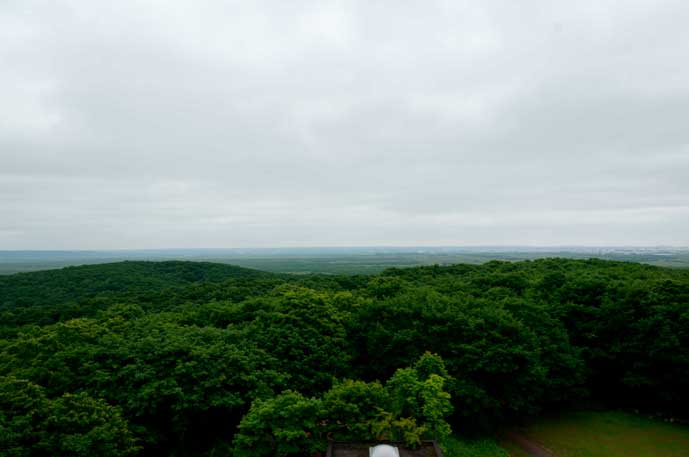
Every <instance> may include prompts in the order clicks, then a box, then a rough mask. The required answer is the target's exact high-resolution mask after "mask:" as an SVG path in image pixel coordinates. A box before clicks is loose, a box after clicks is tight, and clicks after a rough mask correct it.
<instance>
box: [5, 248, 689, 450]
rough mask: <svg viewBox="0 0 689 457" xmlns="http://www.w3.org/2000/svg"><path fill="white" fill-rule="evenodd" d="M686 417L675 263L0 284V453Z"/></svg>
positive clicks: (141, 272)
mask: <svg viewBox="0 0 689 457" xmlns="http://www.w3.org/2000/svg"><path fill="white" fill-rule="evenodd" d="M573 404H579V405H580V404H604V405H606V406H611V407H625V408H626V407H628V408H636V409H643V410H648V411H653V412H659V413H663V414H667V415H686V414H687V411H689V270H673V269H665V268H659V267H652V266H648V265H641V264H635V263H626V262H610V261H602V260H566V259H543V260H535V261H523V262H516V263H509V262H497V261H494V262H488V263H486V264H483V265H454V266H447V267H440V266H430V267H420V268H409V269H390V270H386V271H385V272H383V273H381V274H377V275H370V276H365V275H354V276H332V275H278V274H270V273H264V272H260V271H256V270H249V269H243V268H238V267H233V266H228V265H220V264H213V263H196V262H122V263H114V264H104V265H93V266H84V267H69V268H65V269H62V270H54V271H43V272H35V273H22V274H15V275H10V276H0V448H1V449H3V452H5V453H6V455H10V456H38V455H79V456H93V455H104V456H105V455H107V456H124V455H141V456H168V455H177V456H192V455H198V456H211V455H213V456H219V455H236V456H249V455H252V456H263V455H265V456H272V455H313V454H315V453H317V452H321V451H323V449H324V446H325V443H326V442H327V439H399V440H402V441H406V442H407V443H409V444H410V445H414V444H415V443H418V442H419V441H420V440H422V439H439V440H441V441H442V439H443V438H444V437H446V436H447V435H448V434H449V433H450V430H453V431H458V432H462V431H465V432H475V433H480V432H482V431H486V430H491V429H493V428H495V427H498V426H500V425H503V424H508V423H510V422H511V421H515V420H518V419H519V418H522V417H525V416H528V415H532V414H537V413H539V412H540V411H543V410H544V409H557V408H566V407H569V406H571V405H573Z"/></svg>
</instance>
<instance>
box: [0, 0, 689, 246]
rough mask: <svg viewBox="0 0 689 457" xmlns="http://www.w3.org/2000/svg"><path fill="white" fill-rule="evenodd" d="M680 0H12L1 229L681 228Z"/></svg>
mask: <svg viewBox="0 0 689 457" xmlns="http://www.w3.org/2000/svg"><path fill="white" fill-rule="evenodd" d="M687 22H689V6H687V5H686V4H685V3H684V2H681V1H660V2H658V1H653V2H651V1H643V0H629V1H625V2H618V1H612V0H610V1H600V0H599V1H595V2H594V1H590V2H589V1H583V2H575V3H574V4H572V3H571V2H533V3H530V4H524V3H520V4H517V3H514V2H507V1H488V2H483V3H481V5H478V4H469V3H464V2H454V1H431V2H387V1H385V2H363V1H340V2H335V1H333V2H312V1H298V2H277V1H267V0H266V1H260V2H220V1H218V2H212V1H211V2H191V1H171V2H164V3H163V2H142V1H137V0H126V1H121V2H115V3H100V2H87V1H81V0H70V1H68V0H64V1H57V2H44V1H32V0H26V1H21V2H20V1H8V2H3V3H2V5H0V64H1V67H2V68H3V71H2V72H0V99H1V100H2V101H3V102H2V104H0V213H1V214H2V215H3V217H2V218H0V249H3V248H4V249H20V248H144V247H147V248H156V247H202V246H206V247H234V246H276V245H279V246H289V245H367V244H368V245H371V244H385V245H414V244H424V245H451V244H458V245H467V244H469V245H471V244H481V245H486V244H510V245H515V244H568V245H571V244H606V243H607V244H646V245H655V244H673V245H687V244H689V238H688V236H689V235H687V234H689V217H688V216H689V214H688V211H687V206H686V202H687V201H689V128H688V127H689V125H688V124H687V122H688V120H689V83H688V81H689V64H688V63H687V62H689V59H688V58H687V57H689V31H688V29H687V28H686V23H687Z"/></svg>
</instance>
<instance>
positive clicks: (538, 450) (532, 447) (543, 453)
mask: <svg viewBox="0 0 689 457" xmlns="http://www.w3.org/2000/svg"><path fill="white" fill-rule="evenodd" d="M505 438H506V439H507V440H508V441H511V442H513V443H514V444H516V445H517V446H519V447H520V448H522V449H523V450H524V451H526V452H528V453H529V455H530V456H531V457H557V456H556V455H555V454H553V453H552V452H551V451H549V450H548V449H546V448H544V447H543V445H541V444H540V443H538V442H536V441H533V440H532V439H530V438H528V437H526V436H524V435H522V434H521V433H518V432H507V433H505Z"/></svg>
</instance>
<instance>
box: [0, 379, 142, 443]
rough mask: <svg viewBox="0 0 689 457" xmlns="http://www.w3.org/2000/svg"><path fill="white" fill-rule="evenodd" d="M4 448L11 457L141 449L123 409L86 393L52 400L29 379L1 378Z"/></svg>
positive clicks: (0, 430)
mask: <svg viewBox="0 0 689 457" xmlns="http://www.w3.org/2000/svg"><path fill="white" fill-rule="evenodd" d="M0 451H2V455H3V456H7V457H10V456H11V457H33V456H45V455H69V456H75V457H90V456H103V457H124V456H131V455H136V454H137V453H138V451H139V447H138V446H137V445H136V441H135V439H134V437H133V435H132V433H131V432H130V430H129V429H128V426H127V422H126V421H125V420H124V419H123V418H122V416H121V414H120V410H119V409H118V408H113V407H112V406H110V405H108V404H107V403H106V402H105V401H103V400H97V399H94V398H92V397H90V396H88V395H86V394H84V393H81V394H76V395H72V394H64V395H62V396H60V397H56V398H54V399H48V398H46V396H45V393H44V391H43V389H42V388H41V387H39V386H37V385H35V384H32V383H30V382H29V381H26V380H22V379H16V378H13V377H0Z"/></svg>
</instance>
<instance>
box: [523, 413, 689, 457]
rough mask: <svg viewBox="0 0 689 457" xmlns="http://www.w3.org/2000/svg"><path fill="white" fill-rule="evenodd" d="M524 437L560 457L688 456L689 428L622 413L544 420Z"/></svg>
mask: <svg viewBox="0 0 689 457" xmlns="http://www.w3.org/2000/svg"><path fill="white" fill-rule="evenodd" d="M524 434H525V436H527V437H529V438H532V439H534V440H535V441H538V442H540V443H542V444H543V445H544V446H545V447H546V448H548V449H550V450H551V451H552V452H554V453H555V454H556V455H557V456H558V457H687V456H689V427H687V426H681V425H677V424H670V423H666V422H662V421H658V420H652V419H649V418H647V417H645V416H642V415H634V414H627V413H622V412H614V411H609V412H577V413H568V414H564V415H562V416H559V417H549V418H547V419H545V418H544V419H542V420H540V421H537V422H536V423H534V424H533V425H531V426H530V427H529V428H528V429H527V430H526V433H524Z"/></svg>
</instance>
